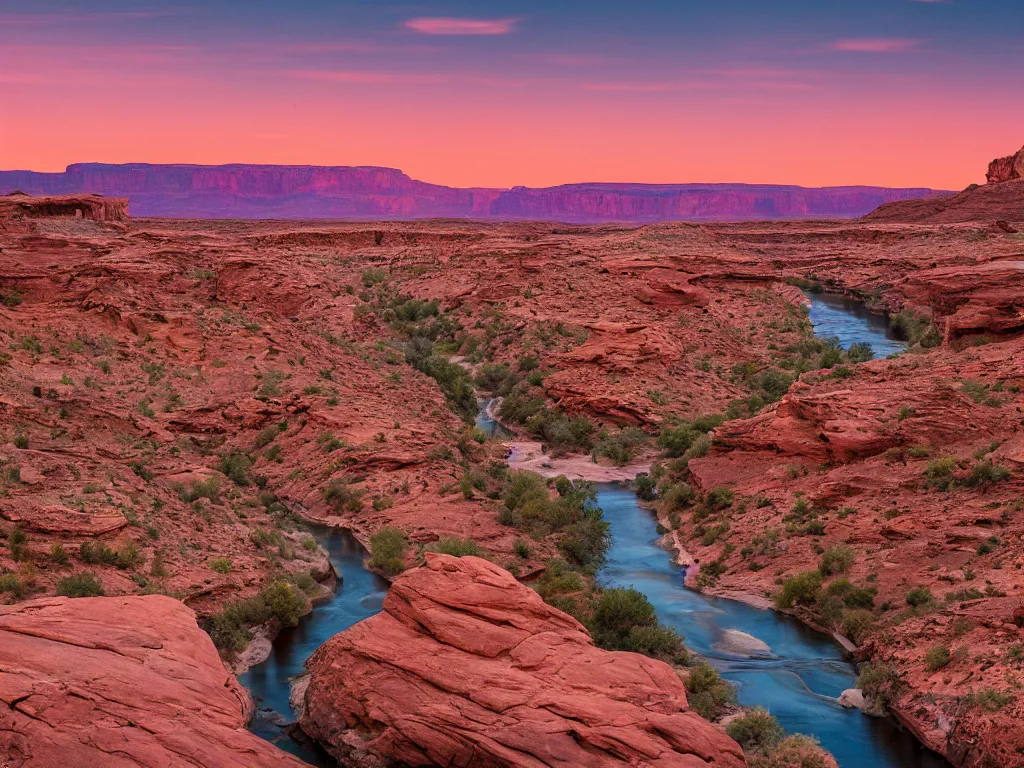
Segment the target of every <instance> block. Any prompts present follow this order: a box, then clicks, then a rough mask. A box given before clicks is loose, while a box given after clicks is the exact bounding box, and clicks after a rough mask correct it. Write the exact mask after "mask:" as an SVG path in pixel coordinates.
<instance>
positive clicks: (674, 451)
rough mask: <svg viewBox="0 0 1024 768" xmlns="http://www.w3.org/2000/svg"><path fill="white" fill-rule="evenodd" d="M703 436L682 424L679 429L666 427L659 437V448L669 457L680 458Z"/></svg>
mask: <svg viewBox="0 0 1024 768" xmlns="http://www.w3.org/2000/svg"><path fill="white" fill-rule="evenodd" d="M702 435H703V433H702V432H700V431H699V430H697V429H695V428H694V427H693V426H691V425H690V424H685V423H684V424H681V425H679V426H677V427H665V428H663V429H662V430H661V434H660V435H658V447H659V448H661V449H662V450H663V451H664V452H665V454H666V455H667V456H671V457H672V458H679V457H681V456H682V455H683V454H685V453H686V451H687V450H689V448H690V446H691V445H693V443H694V441H695V440H697V439H698V438H699V437H701V436H702Z"/></svg>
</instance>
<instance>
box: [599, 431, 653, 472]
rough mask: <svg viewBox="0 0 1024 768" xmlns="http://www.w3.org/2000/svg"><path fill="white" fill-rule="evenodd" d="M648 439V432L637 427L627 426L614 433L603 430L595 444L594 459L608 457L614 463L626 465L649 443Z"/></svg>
mask: <svg viewBox="0 0 1024 768" xmlns="http://www.w3.org/2000/svg"><path fill="white" fill-rule="evenodd" d="M647 440H648V435H647V433H646V432H644V431H643V430H642V429H638V428H636V427H627V428H625V429H620V430H619V431H618V432H614V433H604V432H602V434H600V435H599V436H598V442H597V444H596V445H595V446H594V451H593V455H594V459H595V460H596V459H599V458H607V459H610V460H611V461H612V463H614V464H617V465H619V466H624V465H626V464H629V462H631V461H632V460H633V459H634V457H635V456H636V454H637V451H639V450H640V449H641V448H642V447H643V446H644V445H646V444H647Z"/></svg>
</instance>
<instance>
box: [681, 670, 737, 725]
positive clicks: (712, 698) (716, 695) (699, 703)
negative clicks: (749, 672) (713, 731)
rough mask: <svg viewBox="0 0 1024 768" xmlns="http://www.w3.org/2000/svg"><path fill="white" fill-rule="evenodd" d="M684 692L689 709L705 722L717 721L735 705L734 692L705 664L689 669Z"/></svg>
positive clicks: (716, 672) (715, 671)
mask: <svg viewBox="0 0 1024 768" xmlns="http://www.w3.org/2000/svg"><path fill="white" fill-rule="evenodd" d="M686 691H687V693H688V694H689V695H688V696H687V699H688V700H689V703H690V709H692V710H693V711H694V712H696V713H697V714H698V715H700V716H701V717H703V718H704V719H705V720H717V719H718V718H719V717H721V716H722V715H723V714H725V712H726V711H727V710H728V709H729V707H731V706H732V705H733V704H735V703H736V691H735V690H734V689H733V687H732V686H731V685H729V683H727V682H726V681H725V680H723V679H722V676H721V675H719V674H718V670H716V669H715V668H714V667H712V666H711V665H710V664H708V663H707V662H701V663H699V664H697V665H696V666H694V667H692V668H691V669H690V674H689V676H688V677H687V679H686Z"/></svg>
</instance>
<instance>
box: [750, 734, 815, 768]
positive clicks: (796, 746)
mask: <svg viewBox="0 0 1024 768" xmlns="http://www.w3.org/2000/svg"><path fill="white" fill-rule="evenodd" d="M834 764H835V763H834V762H833V761H832V758H831V757H830V756H829V753H828V752H826V751H825V750H824V749H822V748H821V745H819V744H818V741H817V739H815V738H814V737H812V736H804V735H803V734H802V733H797V734H793V735H792V736H787V737H786V738H784V739H783V740H782V741H780V742H779V743H778V744H777V745H776V746H775V748H774V749H771V750H769V751H767V752H759V753H755V754H754V755H753V756H752V757H751V758H750V759H749V760H748V762H747V765H748V767H749V768H829V766H831V765H834Z"/></svg>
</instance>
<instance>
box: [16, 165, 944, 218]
mask: <svg viewBox="0 0 1024 768" xmlns="http://www.w3.org/2000/svg"><path fill="white" fill-rule="evenodd" d="M5 189H6V190H13V189H22V190H25V191H28V192H31V193H34V194H64V193H70V192H95V193H101V194H106V195H118V196H124V197H128V198H130V200H131V207H132V212H133V214H134V215H136V216H172V217H190V218H287V219H311V218H395V219H416V218H429V217H471V218H494V219H545V220H557V221H570V222H581V223H582V222H599V221H669V220H676V219H690V220H698V219H703V220H750V219H774V218H793V217H805V216H813V217H830V218H835V217H840V218H842V217H851V216H860V215H863V214H865V213H867V212H868V211H870V210H872V209H873V208H876V207H877V206H878V205H880V204H882V203H885V202H888V201H891V200H907V199H910V198H917V197H931V196H934V195H935V194H939V193H936V192H934V191H933V190H930V189H889V188H886V187H825V188H822V189H805V188H803V187H794V186H777V185H746V184H676V185H653V184H568V185H565V186H560V187H551V188H547V189H528V188H526V187H514V188H513V189H510V190H502V189H480V188H471V189H455V188H452V187H444V186H440V185H437V184H428V183H426V182H421V181H416V180H414V179H411V178H409V177H408V176H406V175H405V174H404V173H402V172H401V171H398V170H395V169H393V168H375V167H344V166H341V167H318V166H271V165H223V166H200V165H150V164H147V163H131V164H128V165H104V164H100V163H78V164H75V165H70V166H68V168H67V170H66V171H65V172H64V173H34V172H31V171H0V191H3V190H5Z"/></svg>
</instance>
